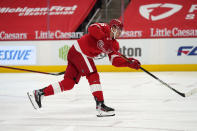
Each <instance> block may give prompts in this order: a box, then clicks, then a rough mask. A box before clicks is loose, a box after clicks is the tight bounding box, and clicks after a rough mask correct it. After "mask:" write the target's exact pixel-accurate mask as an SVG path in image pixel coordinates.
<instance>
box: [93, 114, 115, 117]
mask: <svg viewBox="0 0 197 131" xmlns="http://www.w3.org/2000/svg"><path fill="white" fill-rule="evenodd" d="M96 116H97V117H110V116H115V114H112V115H102V114H101V115H96Z"/></svg>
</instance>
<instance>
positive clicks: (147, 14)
mask: <svg viewBox="0 0 197 131" xmlns="http://www.w3.org/2000/svg"><path fill="white" fill-rule="evenodd" d="M182 7H183V6H182V5H177V4H170V3H166V4H161V3H155V4H148V5H142V6H140V7H139V12H140V14H141V15H142V16H143V17H144V18H145V19H148V20H152V21H157V20H161V19H164V18H167V17H169V16H171V15H173V14H175V13H176V12H178V11H179V10H180V9H181V8H182ZM156 8H168V9H170V10H168V11H165V12H164V13H160V14H158V15H156V16H155V15H153V14H152V12H153V11H155V10H156ZM156 13H157V12H156Z"/></svg>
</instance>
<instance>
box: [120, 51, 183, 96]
mask: <svg viewBox="0 0 197 131" xmlns="http://www.w3.org/2000/svg"><path fill="white" fill-rule="evenodd" d="M118 54H119V56H120V57H122V58H124V59H125V60H126V61H128V62H130V63H131V61H130V60H129V59H128V58H127V57H126V56H124V55H122V54H120V53H118ZM140 69H141V70H142V71H144V72H146V73H147V74H148V75H150V76H151V77H153V78H154V79H156V80H157V81H159V82H160V83H162V84H163V85H165V86H166V87H168V88H169V89H171V90H172V91H174V92H176V93H177V94H179V95H180V96H182V97H186V95H185V94H184V93H181V92H179V91H177V90H176V89H174V88H172V87H171V86H170V85H168V84H167V83H165V82H164V81H162V80H161V79H159V78H158V77H156V76H155V75H153V74H152V73H150V72H149V71H147V70H146V69H144V68H142V67H140Z"/></svg>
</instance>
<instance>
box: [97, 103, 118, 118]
mask: <svg viewBox="0 0 197 131" xmlns="http://www.w3.org/2000/svg"><path fill="white" fill-rule="evenodd" d="M96 110H97V111H98V115H97V117H107V116H115V110H114V109H113V108H111V107H108V106H106V105H105V104H104V101H96Z"/></svg>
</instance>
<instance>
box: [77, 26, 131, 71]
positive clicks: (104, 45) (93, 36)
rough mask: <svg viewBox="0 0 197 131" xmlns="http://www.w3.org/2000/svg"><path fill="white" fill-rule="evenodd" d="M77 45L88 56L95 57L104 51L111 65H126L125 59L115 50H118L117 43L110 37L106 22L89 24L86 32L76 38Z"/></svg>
mask: <svg viewBox="0 0 197 131" xmlns="http://www.w3.org/2000/svg"><path fill="white" fill-rule="evenodd" d="M78 44H79V47H80V48H81V51H82V52H83V54H85V55H86V56H88V57H92V58H93V57H96V56H98V55H99V54H101V53H106V54H108V56H109V60H110V61H111V62H112V65H114V66H117V67H125V66H127V63H128V62H127V61H126V60H124V59H122V58H121V57H120V56H119V55H117V53H116V52H118V50H119V48H120V47H119V43H118V42H117V41H116V40H115V39H112V38H110V26H109V25H108V24H106V23H95V24H92V25H90V26H89V28H88V34H85V35H84V36H83V37H81V38H80V39H78Z"/></svg>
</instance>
